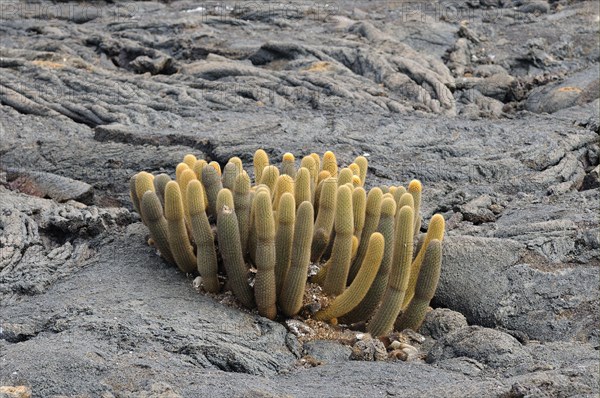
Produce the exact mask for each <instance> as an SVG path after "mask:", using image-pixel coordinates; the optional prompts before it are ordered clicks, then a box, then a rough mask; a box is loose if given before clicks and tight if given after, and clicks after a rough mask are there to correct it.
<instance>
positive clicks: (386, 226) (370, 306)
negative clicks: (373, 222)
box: [345, 198, 396, 323]
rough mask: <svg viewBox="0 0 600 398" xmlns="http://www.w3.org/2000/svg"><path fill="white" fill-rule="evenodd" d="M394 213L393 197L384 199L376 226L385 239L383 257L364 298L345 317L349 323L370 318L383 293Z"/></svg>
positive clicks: (390, 247)
mask: <svg viewBox="0 0 600 398" xmlns="http://www.w3.org/2000/svg"><path fill="white" fill-rule="evenodd" d="M395 214H396V201H395V200H394V199H393V198H386V199H384V200H383V202H382V203H381V217H380V219H379V227H378V228H377V230H378V232H379V233H381V235H383V238H384V240H385V249H384V251H383V258H382V259H381V266H380V267H379V271H378V272H377V276H376V277H375V280H374V281H373V284H372V285H371V288H370V289H369V292H368V293H367V295H366V296H365V298H364V299H363V300H362V301H361V302H360V304H358V305H357V306H356V308H354V309H353V310H352V311H351V312H350V313H349V314H348V315H347V316H346V317H345V319H346V320H347V321H348V322H350V323H354V322H358V321H360V320H362V319H369V318H371V315H373V311H375V309H376V308H377V305H378V304H379V303H380V302H381V298H382V297H383V294H384V293H385V289H386V286H387V283H388V277H389V273H390V269H391V265H392V260H393V256H394V243H395V238H396V236H395V230H394V229H395V222H394V216H395Z"/></svg>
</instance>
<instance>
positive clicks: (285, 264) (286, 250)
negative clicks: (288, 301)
mask: <svg viewBox="0 0 600 398" xmlns="http://www.w3.org/2000/svg"><path fill="white" fill-rule="evenodd" d="M295 222H296V203H295V200H294V195H292V194H291V193H289V192H286V193H284V194H283V196H281V200H280V202H279V207H278V211H277V233H276V238H275V253H276V255H275V258H276V262H275V285H276V291H277V296H278V297H279V295H280V293H281V287H282V286H283V282H284V280H285V276H286V274H287V272H288V268H289V267H290V261H291V255H292V239H293V238H294V223H295Z"/></svg>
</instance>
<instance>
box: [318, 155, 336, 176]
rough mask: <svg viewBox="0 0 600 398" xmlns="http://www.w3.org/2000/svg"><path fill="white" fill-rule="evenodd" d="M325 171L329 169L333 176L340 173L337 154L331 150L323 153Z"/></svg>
mask: <svg viewBox="0 0 600 398" xmlns="http://www.w3.org/2000/svg"><path fill="white" fill-rule="evenodd" d="M322 170H323V171H328V172H329V174H331V176H332V177H337V175H338V164H337V159H336V158H335V154H334V153H333V152H331V151H327V152H325V153H324V154H323V168H322Z"/></svg>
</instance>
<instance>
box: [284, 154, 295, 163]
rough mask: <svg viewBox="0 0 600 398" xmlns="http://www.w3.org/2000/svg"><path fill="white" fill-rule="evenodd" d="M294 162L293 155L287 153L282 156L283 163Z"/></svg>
mask: <svg viewBox="0 0 600 398" xmlns="http://www.w3.org/2000/svg"><path fill="white" fill-rule="evenodd" d="M295 160H296V158H295V157H294V154H292V153H289V152H287V153H285V154H283V161H284V162H293V161H295Z"/></svg>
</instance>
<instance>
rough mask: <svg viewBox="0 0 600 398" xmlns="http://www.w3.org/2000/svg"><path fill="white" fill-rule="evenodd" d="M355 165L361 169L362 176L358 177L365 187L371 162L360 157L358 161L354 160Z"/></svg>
mask: <svg viewBox="0 0 600 398" xmlns="http://www.w3.org/2000/svg"><path fill="white" fill-rule="evenodd" d="M354 163H356V164H357V165H358V167H359V169H360V174H359V175H358V176H359V177H360V180H361V182H362V185H363V186H364V185H365V181H366V180H367V169H368V167H369V161H368V160H367V158H366V157H364V156H358V157H357V158H356V159H354Z"/></svg>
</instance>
